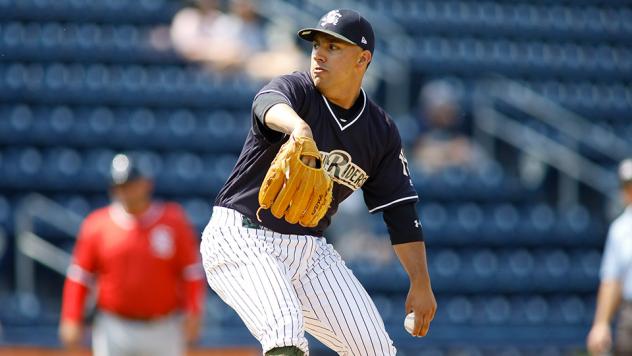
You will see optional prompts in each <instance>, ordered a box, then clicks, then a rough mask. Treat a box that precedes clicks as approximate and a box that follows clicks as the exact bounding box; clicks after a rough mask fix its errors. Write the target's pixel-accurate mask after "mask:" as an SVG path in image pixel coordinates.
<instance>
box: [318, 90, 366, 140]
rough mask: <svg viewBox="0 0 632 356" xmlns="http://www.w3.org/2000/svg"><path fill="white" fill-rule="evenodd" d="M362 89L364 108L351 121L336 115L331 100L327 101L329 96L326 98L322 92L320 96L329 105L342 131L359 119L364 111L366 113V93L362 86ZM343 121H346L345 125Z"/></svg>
mask: <svg viewBox="0 0 632 356" xmlns="http://www.w3.org/2000/svg"><path fill="white" fill-rule="evenodd" d="M360 91H361V92H362V109H361V110H360V112H359V113H358V115H357V116H356V117H355V118H354V119H353V120H351V121H350V122H346V123H345V121H347V120H342V119H339V118H338V117H337V116H336V114H335V113H334V111H333V110H332V109H331V106H330V105H329V101H327V98H325V96H324V95H323V94H320V96H322V97H323V101H325V105H327V109H329V113H330V114H331V116H332V117H333V118H334V121H336V123H337V124H338V127H340V130H341V131H344V130H345V129H346V128H348V127H349V126H351V125H353V123H354V122H356V121H358V119H359V118H360V116H362V113H364V108H366V93H365V92H364V89H362V88H360ZM343 123H344V125H343Z"/></svg>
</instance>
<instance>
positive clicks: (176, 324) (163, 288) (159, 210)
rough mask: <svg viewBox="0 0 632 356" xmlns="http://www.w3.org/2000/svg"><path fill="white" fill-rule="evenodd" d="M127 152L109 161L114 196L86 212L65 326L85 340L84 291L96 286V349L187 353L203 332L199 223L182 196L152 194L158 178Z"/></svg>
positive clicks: (109, 353) (114, 353) (75, 339)
mask: <svg viewBox="0 0 632 356" xmlns="http://www.w3.org/2000/svg"><path fill="white" fill-rule="evenodd" d="M141 173H142V172H141V170H140V169H139V168H138V167H137V166H136V165H135V164H134V163H133V161H132V160H131V159H130V157H128V156H127V155H123V154H119V155H116V156H115V157H114V159H113V161H112V168H111V189H110V190H111V195H112V197H113V202H112V204H110V205H109V206H107V207H104V208H101V209H98V210H96V211H94V212H93V213H91V214H90V215H88V217H87V218H86V219H85V220H84V222H83V224H82V226H81V229H80V231H79V236H78V240H77V244H76V246H75V250H74V253H73V258H72V262H71V265H70V267H69V268H68V272H67V275H66V282H65V285H64V292H63V302H62V303H63V304H62V313H61V322H60V328H59V334H60V338H61V341H62V343H63V344H64V345H66V346H68V347H76V346H78V344H79V343H80V341H81V337H82V336H81V334H82V319H83V310H84V305H85V300H86V296H87V294H88V291H89V289H90V288H91V287H93V286H95V285H96V287H97V291H98V292H97V307H98V314H97V315H96V318H95V322H94V328H93V333H92V348H93V351H94V354H95V355H96V356H126V355H135V356H137V355H146V356H149V355H152V356H153V355H164V356H178V355H183V354H184V350H185V346H186V341H193V340H194V339H195V338H197V335H198V332H199V327H200V321H201V319H200V315H201V311H202V310H201V309H202V300H203V295H204V293H203V287H204V282H203V280H204V279H203V273H202V269H201V266H200V263H199V258H198V257H197V256H198V255H197V251H196V249H197V246H196V245H197V244H196V241H195V235H194V231H193V228H192V227H191V225H190V223H189V221H188V220H187V218H186V216H185V213H184V211H183V210H182V208H181V207H180V206H179V205H178V204H176V203H167V202H166V203H161V202H156V201H152V198H151V192H152V181H151V180H150V179H149V178H147V177H146V176H144V175H143V174H141Z"/></svg>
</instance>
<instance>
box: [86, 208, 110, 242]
mask: <svg viewBox="0 0 632 356" xmlns="http://www.w3.org/2000/svg"><path fill="white" fill-rule="evenodd" d="M111 221H112V219H111V215H110V206H109V205H108V206H104V207H100V208H97V209H95V210H93V211H92V212H90V213H89V214H88V215H86V217H85V218H84V219H83V221H82V222H81V233H80V235H81V236H83V237H84V238H85V237H88V236H94V235H98V234H99V232H101V231H105V230H106V229H107V226H108V225H109V224H110V222H111Z"/></svg>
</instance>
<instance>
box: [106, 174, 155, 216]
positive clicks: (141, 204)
mask: <svg viewBox="0 0 632 356" xmlns="http://www.w3.org/2000/svg"><path fill="white" fill-rule="evenodd" d="M152 190H153V184H152V183H151V181H150V180H148V179H143V178H140V179H135V180H132V181H129V182H126V183H124V184H119V185H116V186H114V187H112V197H113V198H114V200H116V201H118V202H120V203H121V204H122V205H123V207H124V208H125V210H127V212H129V213H131V214H134V213H141V212H142V211H143V210H144V209H145V208H146V206H147V205H148V204H149V201H150V199H151V194H152Z"/></svg>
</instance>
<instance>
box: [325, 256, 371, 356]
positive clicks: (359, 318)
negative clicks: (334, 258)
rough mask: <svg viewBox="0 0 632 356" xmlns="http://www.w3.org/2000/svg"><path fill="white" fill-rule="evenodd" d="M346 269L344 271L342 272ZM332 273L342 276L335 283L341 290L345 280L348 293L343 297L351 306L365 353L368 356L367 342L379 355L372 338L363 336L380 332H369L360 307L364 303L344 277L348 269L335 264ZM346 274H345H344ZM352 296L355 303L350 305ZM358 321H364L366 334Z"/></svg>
mask: <svg viewBox="0 0 632 356" xmlns="http://www.w3.org/2000/svg"><path fill="white" fill-rule="evenodd" d="M343 269H344V271H342V270H343ZM331 271H332V272H334V273H335V272H338V274H339V275H340V278H335V279H334V281H336V283H337V284H338V287H339V288H340V289H342V286H341V285H340V280H341V279H342V280H344V282H345V284H344V286H345V287H346V288H347V291H348V293H344V292H343V293H342V296H343V297H345V301H346V305H348V306H349V311H350V312H351V316H352V318H353V319H352V320H353V322H354V324H355V330H356V332H357V335H356V337H359V338H360V340H361V341H362V342H361V344H362V345H363V346H364V351H365V352H366V354H367V355H368V354H369V353H368V350H367V349H366V346H367V345H366V344H367V343H366V342H367V341H368V342H370V343H371V347H372V348H373V351H374V353H373V354H374V355H377V354H378V352H377V349H376V348H375V345H374V344H373V341H372V340H371V338H366V337H363V335H375V334H377V333H378V330H369V328H368V327H367V325H366V321H365V320H364V318H363V315H362V312H361V311H360V305H361V304H362V303H358V298H361V297H360V296H359V295H358V296H356V294H357V290H356V291H355V293H354V291H352V290H351V287H350V286H349V281H348V280H347V279H346V278H345V277H344V275H345V274H348V273H349V272H348V269H346V268H343V267H341V266H340V265H339V264H337V263H336V264H334V265H333V266H332V267H331ZM343 272H344V273H343ZM349 296H351V297H352V298H353V303H350V302H351V301H350V300H349V299H348V297H349ZM354 306H355V311H354V308H353V307H354ZM358 321H362V323H363V325H364V330H366V333H364V332H362V330H360V325H358Z"/></svg>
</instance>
